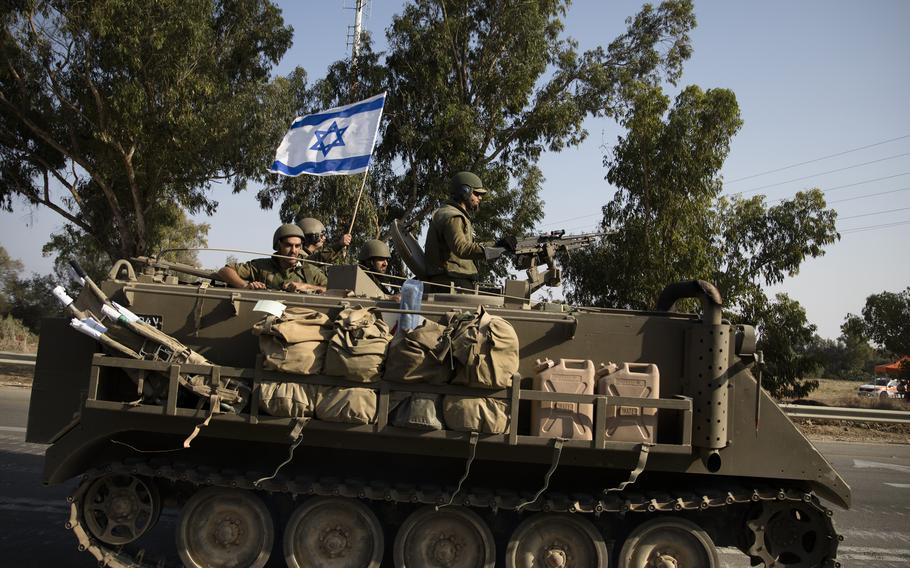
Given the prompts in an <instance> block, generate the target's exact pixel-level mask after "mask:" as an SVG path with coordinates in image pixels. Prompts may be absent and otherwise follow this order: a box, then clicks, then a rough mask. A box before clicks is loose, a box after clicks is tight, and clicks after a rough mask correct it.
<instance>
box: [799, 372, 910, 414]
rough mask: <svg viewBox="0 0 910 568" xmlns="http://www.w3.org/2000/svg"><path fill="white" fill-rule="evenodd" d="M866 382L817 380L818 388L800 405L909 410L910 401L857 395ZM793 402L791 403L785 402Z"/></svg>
mask: <svg viewBox="0 0 910 568" xmlns="http://www.w3.org/2000/svg"><path fill="white" fill-rule="evenodd" d="M865 382H866V381H837V380H834V379H818V388H817V389H816V390H814V391H812V393H811V394H810V395H809V396H808V397H807V399H802V400H801V401H799V402H800V403H805V402H815V403H820V404H823V405H825V406H839V407H843V408H874V409H878V410H910V400H902V399H897V398H878V397H867V396H859V395H857V394H856V393H857V391H858V390H859V387H860V385H862V384H864V383H865ZM787 402H793V401H787Z"/></svg>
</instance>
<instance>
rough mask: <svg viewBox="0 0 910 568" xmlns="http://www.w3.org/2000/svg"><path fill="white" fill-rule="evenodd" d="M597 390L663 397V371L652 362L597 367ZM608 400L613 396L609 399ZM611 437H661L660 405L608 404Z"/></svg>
mask: <svg viewBox="0 0 910 568" xmlns="http://www.w3.org/2000/svg"><path fill="white" fill-rule="evenodd" d="M597 394H605V395H608V396H633V397H637V398H659V397H660V373H659V372H658V370H657V365H654V364H651V363H623V364H622V365H620V366H619V367H617V366H616V365H613V364H609V365H605V366H603V367H601V368H600V369H598V370H597ZM607 404H608V405H609V404H610V400H609V399H607ZM606 437H607V440H608V441H614V442H649V443H653V442H654V440H655V439H656V438H657V409H656V408H642V407H640V406H607V432H606Z"/></svg>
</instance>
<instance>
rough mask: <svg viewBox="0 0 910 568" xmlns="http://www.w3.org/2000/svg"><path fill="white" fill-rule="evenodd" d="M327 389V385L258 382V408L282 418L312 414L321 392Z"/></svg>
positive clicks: (320, 397) (319, 399)
mask: <svg viewBox="0 0 910 568" xmlns="http://www.w3.org/2000/svg"><path fill="white" fill-rule="evenodd" d="M327 389H328V387H323V386H319V385H307V384H301V383H283V382H278V381H264V382H260V383H259V409H260V410H262V411H263V412H265V413H266V414H269V415H271V416H279V417H282V418H301V417H306V416H313V415H314V414H315V411H316V406H317V405H318V404H319V402H320V401H321V399H322V393H323V392H324V391H326V390H327Z"/></svg>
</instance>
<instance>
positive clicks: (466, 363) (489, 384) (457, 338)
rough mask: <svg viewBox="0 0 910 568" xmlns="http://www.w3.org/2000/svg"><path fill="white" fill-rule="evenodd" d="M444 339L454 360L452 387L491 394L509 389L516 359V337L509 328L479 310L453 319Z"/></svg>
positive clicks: (507, 324) (496, 317)
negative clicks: (464, 387)
mask: <svg viewBox="0 0 910 568" xmlns="http://www.w3.org/2000/svg"><path fill="white" fill-rule="evenodd" d="M446 335H447V338H448V343H449V346H448V349H449V351H450V355H451V357H452V359H454V360H455V376H454V378H453V379H452V384H456V385H465V386H468V387H476V388H484V389H494V390H495V389H504V388H509V387H510V386H512V375H514V374H515V373H517V372H518V359H519V357H518V335H517V334H516V333H515V328H513V327H512V324H510V323H509V322H508V321H506V320H505V319H503V318H501V317H499V316H493V315H490V314H488V313H487V311H486V310H485V309H484V307H483V306H481V307H480V309H479V310H477V312H476V313H473V314H463V315H461V316H456V317H455V318H453V319H452V322H451V323H450V324H449V327H448V329H446ZM445 341H446V340H445V339H443V342H441V344H443V343H444V342H445ZM442 349H443V350H444V349H445V346H444V345H443V346H442Z"/></svg>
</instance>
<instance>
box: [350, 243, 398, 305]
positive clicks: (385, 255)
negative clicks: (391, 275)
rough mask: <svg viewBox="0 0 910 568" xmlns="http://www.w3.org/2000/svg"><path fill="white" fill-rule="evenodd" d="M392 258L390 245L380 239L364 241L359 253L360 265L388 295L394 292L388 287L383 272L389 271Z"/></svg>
mask: <svg viewBox="0 0 910 568" xmlns="http://www.w3.org/2000/svg"><path fill="white" fill-rule="evenodd" d="M390 258H392V252H391V251H390V250H389V245H387V244H385V243H384V242H383V241H380V240H379V239H370V240H368V241H367V242H365V243H363V246H362V247H360V254H358V255H357V260H358V261H360V267H361V268H363V269H364V270H365V271H366V272H367V275H368V276H369V277H370V279H371V280H373V282H374V283H375V284H376V286H378V287H379V289H380V290H382V292H383V294H387V295H391V294H392V292H391V291H390V290H389V289H388V288H387V287H386V283H385V282H384V281H383V278H382V274H386V273H387V272H388V271H389V259H390Z"/></svg>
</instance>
